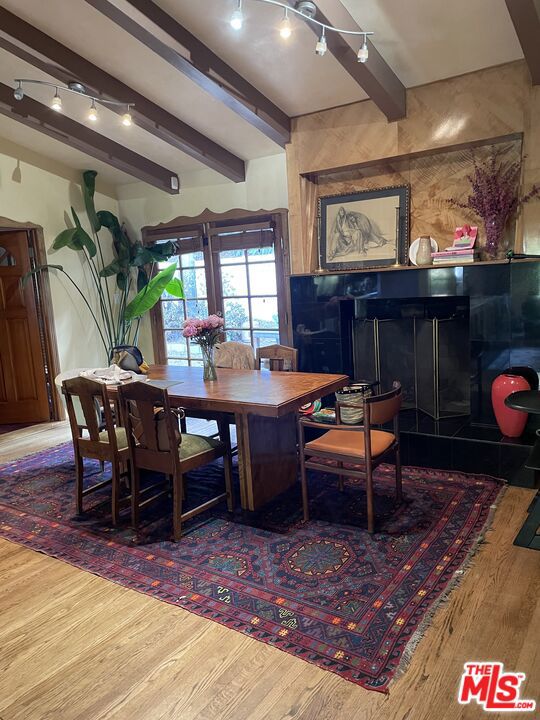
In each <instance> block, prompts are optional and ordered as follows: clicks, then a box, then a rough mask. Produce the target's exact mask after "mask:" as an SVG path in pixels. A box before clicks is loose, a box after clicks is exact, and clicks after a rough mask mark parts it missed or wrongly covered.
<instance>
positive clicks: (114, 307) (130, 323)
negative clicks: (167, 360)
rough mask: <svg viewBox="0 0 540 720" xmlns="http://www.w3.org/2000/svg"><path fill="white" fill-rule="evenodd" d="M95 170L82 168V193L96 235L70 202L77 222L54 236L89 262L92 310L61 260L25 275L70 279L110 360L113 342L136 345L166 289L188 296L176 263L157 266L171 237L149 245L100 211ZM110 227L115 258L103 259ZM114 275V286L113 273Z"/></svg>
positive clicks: (58, 245)
mask: <svg viewBox="0 0 540 720" xmlns="http://www.w3.org/2000/svg"><path fill="white" fill-rule="evenodd" d="M96 175H97V173H96V172H95V171H94V170H87V171H86V172H84V173H83V185H82V188H83V196H84V204H85V208H86V213H87V215H88V220H89V223H90V227H91V228H92V235H91V236H90V235H89V234H88V233H87V232H86V230H85V229H84V228H83V227H82V225H81V222H80V220H79V217H78V215H77V213H76V212H75V210H74V209H73V208H71V215H72V217H73V223H74V227H70V228H66V230H63V231H62V232H61V233H60V234H59V235H58V236H57V237H56V238H55V240H54V242H53V248H54V249H55V250H60V249H62V248H68V249H70V250H72V251H74V252H77V253H80V254H81V255H82V256H83V257H84V259H85V261H86V263H87V266H88V268H89V271H90V276H91V278H92V283H93V286H94V288H95V291H96V296H97V300H98V310H97V312H96V311H94V309H93V308H92V306H91V305H90V303H89V301H88V299H87V297H86V293H85V291H84V289H83V288H81V287H79V285H78V284H77V283H76V282H75V280H74V279H73V278H72V277H71V275H70V274H69V273H68V272H67V271H66V270H64V268H63V266H62V265H55V264H50V263H47V264H45V265H39V266H37V267H35V268H33V269H32V270H31V271H30V272H29V273H27V274H26V276H25V277H24V278H23V282H25V281H27V280H28V278H29V276H30V275H32V274H33V273H38V272H44V271H48V270H56V271H57V272H60V273H62V274H63V275H64V276H65V277H66V278H67V279H68V281H69V282H70V284H71V285H72V287H73V288H74V290H75V292H76V293H78V294H79V296H80V298H81V299H82V301H83V303H84V305H85V306H86V308H87V310H88V312H89V314H90V317H91V318H92V321H93V322H94V324H95V325H96V328H97V331H98V334H99V337H100V340H101V343H102V345H103V351H104V354H105V356H106V359H107V362H110V360H111V358H112V355H113V348H115V347H118V346H120V345H136V344H137V341H138V337H139V328H140V323H141V318H142V317H143V315H144V314H145V313H146V312H148V311H149V310H150V309H151V308H152V307H154V305H155V304H156V303H157V302H158V301H159V299H160V298H161V296H162V294H163V293H164V292H167V293H169V294H170V295H174V296H175V297H178V298H183V297H184V290H183V287H182V283H181V281H180V280H179V279H178V278H175V277H174V273H175V271H176V263H172V264H170V265H168V266H167V267H165V268H164V269H162V270H160V271H159V272H157V273H156V272H155V270H156V265H157V264H159V263H163V262H164V261H166V260H168V259H169V258H170V257H171V255H172V254H173V250H174V248H173V244H172V243H171V242H167V243H161V244H154V245H152V246H145V245H143V244H142V243H141V242H140V241H139V240H136V241H133V240H131V238H130V237H129V236H128V234H127V232H126V229H125V227H124V226H122V225H121V224H120V222H119V220H118V218H117V217H116V216H115V215H114V214H113V213H111V212H109V211H108V210H98V211H96V208H95V205H94V192H95V181H96ZM103 230H106V231H107V232H108V234H109V235H110V241H111V242H112V251H113V259H112V260H111V261H110V262H106V261H105V257H106V254H105V253H104V242H105V241H104V240H103V238H102V235H101V233H102V231H103ZM113 277H115V285H114V286H112V282H111V278H113Z"/></svg>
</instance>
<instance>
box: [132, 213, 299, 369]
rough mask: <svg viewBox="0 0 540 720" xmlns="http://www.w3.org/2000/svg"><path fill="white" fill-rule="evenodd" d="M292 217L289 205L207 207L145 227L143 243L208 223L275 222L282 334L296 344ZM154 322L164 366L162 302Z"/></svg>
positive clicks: (156, 349) (156, 350) (157, 354)
mask: <svg viewBox="0 0 540 720" xmlns="http://www.w3.org/2000/svg"><path fill="white" fill-rule="evenodd" d="M288 216H289V211H288V210H287V209H286V208H279V209H277V210H242V209H241V208H236V209H234V210H227V212H224V213H216V212H213V211H212V210H209V209H208V208H207V209H206V210H203V212H202V213H200V215H197V216H196V217H190V216H187V215H183V216H179V217H176V218H174V220H170V221H169V222H165V223H160V224H158V225H147V226H145V227H143V228H141V235H142V241H143V244H144V245H151V244H152V243H153V242H156V241H158V240H169V239H170V238H171V236H173V237H174V234H175V232H178V231H179V230H183V231H185V230H188V229H189V228H190V227H191V228H192V229H195V228H199V227H200V226H201V225H204V224H210V223H224V224H225V225H227V224H230V225H231V226H234V225H235V224H237V223H238V222H240V223H241V222H242V221H249V222H253V223H255V222H257V221H260V222H272V223H273V224H274V226H275V234H276V241H277V242H281V253H278V254H277V256H276V264H277V265H279V266H280V269H281V270H282V273H278V279H277V281H278V288H277V289H278V294H279V293H280V292H281V293H282V297H283V309H284V318H283V319H284V324H283V337H281V338H280V340H281V343H282V344H287V345H290V346H291V347H292V340H293V333H292V327H291V295H290V282H289V278H290V275H291V263H290V250H289V222H288ZM206 250H207V248H203V251H204V252H205V256H206V255H208V256H210V255H211V253H208V252H206ZM210 261H212V258H210ZM205 267H206V268H207V275H208V267H207V262H205ZM207 280H208V277H207ZM211 285H212V287H208V288H207V292H208V293H214V292H215V288H214V286H213V283H211ZM207 286H208V282H207ZM209 303H210V296H209ZM280 320H281V318H280ZM150 322H151V331H152V345H153V348H154V357H155V361H156V362H157V363H159V364H160V365H163V364H165V363H166V361H167V360H166V357H165V353H164V339H163V315H162V312H161V303H157V305H155V306H154V307H153V308H152V309H151V310H150ZM280 324H281V323H280ZM280 335H281V333H280Z"/></svg>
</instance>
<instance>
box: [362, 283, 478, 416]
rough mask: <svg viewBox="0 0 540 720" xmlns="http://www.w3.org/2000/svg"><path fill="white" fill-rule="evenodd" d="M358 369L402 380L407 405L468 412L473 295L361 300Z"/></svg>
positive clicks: (384, 379) (384, 380)
mask: <svg viewBox="0 0 540 720" xmlns="http://www.w3.org/2000/svg"><path fill="white" fill-rule="evenodd" d="M354 375H355V378H356V379H370V378H374V379H376V380H378V381H379V382H380V383H381V387H382V388H383V389H384V388H389V387H391V384H392V381H393V380H399V381H400V382H401V385H402V387H403V400H404V407H409V408H417V409H418V410H422V411H424V412H426V413H427V414H428V415H430V416H431V417H433V418H435V419H437V420H438V419H441V418H444V417H452V416H457V415H468V414H469V413H470V405H471V402H470V388H471V376H470V341H469V299H468V298H466V297H453V298H425V299H424V298H413V299H404V300H367V301H363V300H358V301H357V302H356V312H355V320H354Z"/></svg>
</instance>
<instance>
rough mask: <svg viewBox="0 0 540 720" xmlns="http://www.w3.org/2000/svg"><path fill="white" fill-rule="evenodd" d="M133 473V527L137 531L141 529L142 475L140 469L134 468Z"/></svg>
mask: <svg viewBox="0 0 540 720" xmlns="http://www.w3.org/2000/svg"><path fill="white" fill-rule="evenodd" d="M132 470H133V472H132V473H131V525H132V527H133V528H134V529H135V530H137V528H138V527H139V517H140V507H139V500H140V497H139V493H140V489H141V473H140V470H139V468H138V467H136V466H135V464H134V466H133V468H132Z"/></svg>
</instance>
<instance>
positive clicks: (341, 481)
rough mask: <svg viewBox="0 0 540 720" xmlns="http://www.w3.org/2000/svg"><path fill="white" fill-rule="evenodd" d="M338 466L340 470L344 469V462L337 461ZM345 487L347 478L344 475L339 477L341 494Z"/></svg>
mask: <svg viewBox="0 0 540 720" xmlns="http://www.w3.org/2000/svg"><path fill="white" fill-rule="evenodd" d="M337 466H338V468H342V467H343V462H342V461H341V460H338V461H337ZM344 485H345V476H344V475H340V476H339V490H340V492H343V488H344Z"/></svg>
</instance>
